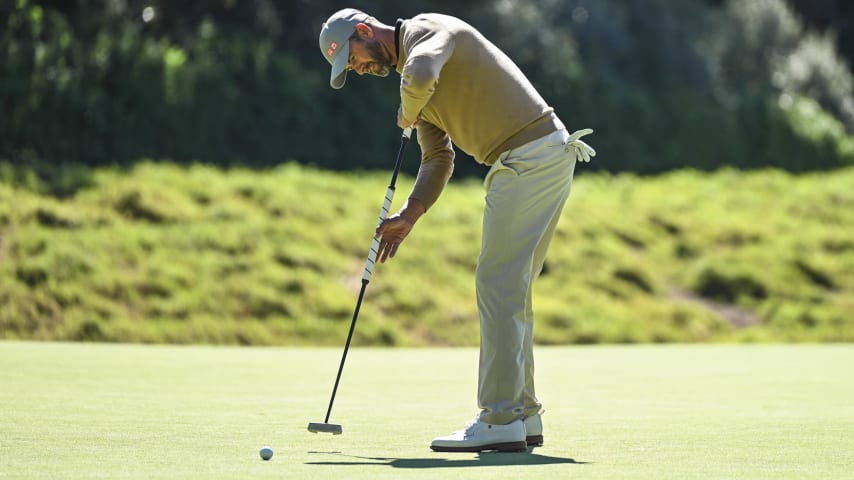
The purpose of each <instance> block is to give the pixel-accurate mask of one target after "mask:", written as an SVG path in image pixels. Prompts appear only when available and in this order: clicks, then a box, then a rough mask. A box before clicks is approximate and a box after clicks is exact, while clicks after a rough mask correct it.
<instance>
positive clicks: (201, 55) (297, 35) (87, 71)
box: [0, 0, 854, 194]
mask: <svg viewBox="0 0 854 480" xmlns="http://www.w3.org/2000/svg"><path fill="white" fill-rule="evenodd" d="M353 5H355V6H357V7H359V8H362V9H363V10H366V11H368V12H371V13H373V14H375V15H376V16H377V17H378V18H379V19H380V20H382V21H385V22H386V23H392V22H393V21H394V19H395V18H397V17H398V16H399V17H408V16H412V15H414V14H417V13H419V12H422V11H442V12H447V13H450V14H455V15H458V16H461V17H462V18H464V19H466V20H468V21H469V22H470V23H472V24H474V25H475V26H476V27H478V28H480V29H481V30H482V31H483V32H484V33H485V34H487V36H489V37H490V38H491V39H493V41H495V42H496V43H497V44H498V45H499V46H501V47H502V48H504V49H506V50H507V51H508V53H509V54H510V55H511V57H512V58H514V59H515V60H516V61H517V62H518V63H519V64H520V65H521V67H522V69H523V70H524V71H525V72H526V73H528V75H529V76H530V77H531V79H532V80H533V81H534V83H535V84H536V85H537V86H538V87H539V89H540V90H541V92H542V93H543V95H544V96H545V97H546V98H547V99H548V101H549V102H550V103H551V104H553V105H554V106H555V107H556V109H557V111H558V114H559V115H560V116H561V117H562V118H563V119H564V120H565V122H566V123H567V124H568V125H569V126H570V128H582V127H592V128H594V129H595V130H596V132H597V133H596V136H595V138H594V139H593V140H591V143H592V144H593V145H594V146H595V147H596V148H597V149H598V150H599V152H600V157H599V161H597V162H596V163H595V165H594V166H593V168H598V169H606V170H610V171H626V170H629V171H635V172H641V173H653V172H662V171H666V170H669V169H672V168H680V167H686V166H690V167H695V168H700V169H715V168H718V167H721V166H723V165H732V166H737V167H748V168H753V167H766V166H777V167H781V168H784V169H787V170H791V171H803V170H811V169H824V168H832V167H838V166H842V165H849V164H852V163H854V140H852V136H851V135H852V131H854V130H853V129H854V100H852V75H851V70H850V68H849V66H850V63H851V59H852V56H854V48H852V41H851V28H849V27H850V22H851V20H850V19H851V18H852V7H851V3H850V2H845V1H843V0H838V1H830V0H823V1H821V2H807V1H805V0H804V1H798V2H793V3H787V2H785V1H783V0H749V1H731V2H722V1H705V2H703V1H700V0H685V1H680V2H671V1H667V0H638V1H632V2H623V1H619V0H595V1H594V0H564V1H557V0H543V1H539V2H524V1H515V0H478V1H472V2H454V1H447V0H444V1H443V0H434V1H428V0H413V1H410V2H405V3H404V4H401V3H400V2H392V1H390V0H360V1H358V2H355V4H353ZM344 6H350V4H349V3H345V2H341V1H331V0H326V1H313V2H308V1H293V2H274V1H271V0H193V1H186V2H167V1H159V0H110V1H91V0H64V1H49V0H7V1H5V2H0V25H2V28H0V52H2V58H3V60H2V62H0V104H2V105H3V111H4V114H3V115H2V116H0V161H2V160H4V159H5V161H6V163H11V164H13V165H16V166H21V165H26V166H28V167H34V168H37V169H38V170H37V171H38V174H39V175H40V176H42V177H44V178H62V179H63V180H62V181H59V182H54V183H59V185H58V186H57V187H56V190H57V193H59V194H63V193H67V190H72V191H73V189H74V188H77V187H79V186H80V185H79V184H78V183H77V182H76V181H82V180H83V178H84V176H82V175H77V176H75V175H74V174H73V173H74V172H77V173H78V174H80V173H82V172H85V169H83V170H81V169H80V167H79V166H81V165H82V166H99V165H116V164H118V165H129V164H132V163H134V162H136V161H137V160H139V159H141V158H153V159H163V158H168V159H171V160H173V161H176V162H179V163H188V162H196V161H201V162H206V163H211V164H216V165H238V164H239V165H244V166H271V165H276V164H279V163H281V162H283V161H286V160H295V161H297V162H300V163H303V164H311V165H316V166H320V167H324V168H331V169H336V170H341V169H354V168H369V169H372V168H385V167H387V163H388V162H387V160H386V155H385V153H386V150H387V146H388V145H389V144H393V143H394V141H395V140H394V139H395V136H396V133H395V130H396V129H395V128H393V120H394V114H395V112H396V110H397V105H398V102H399V98H398V96H397V76H396V75H391V76H390V77H389V78H387V79H383V80H379V79H376V78H370V79H369V78H364V79H363V78H358V76H356V75H352V76H351V77H352V78H351V79H350V82H348V85H347V87H346V88H345V89H344V90H343V91H341V92H336V91H333V90H332V89H331V88H329V86H328V74H329V69H328V65H327V64H326V62H325V61H324V60H323V58H322V57H321V56H320V55H319V54H318V52H317V43H316V42H317V33H318V29H319V26H320V24H321V22H322V21H324V20H325V19H326V18H327V17H328V16H329V14H331V13H332V12H333V11H335V10H337V9H338V8H342V7H344ZM805 19H806V20H805ZM409 168H410V172H411V171H414V169H415V168H416V166H415V165H411V166H410V167H409ZM69 171H70V172H71V173H72V175H71V177H72V180H71V181H69V180H68V179H67V177H68V174H69ZM457 172H458V174H459V175H466V174H476V175H477V174H481V173H482V172H483V170H482V169H481V168H480V167H479V166H477V165H474V164H473V163H472V162H467V161H460V162H458V168H457ZM75 180H76V181H75Z"/></svg>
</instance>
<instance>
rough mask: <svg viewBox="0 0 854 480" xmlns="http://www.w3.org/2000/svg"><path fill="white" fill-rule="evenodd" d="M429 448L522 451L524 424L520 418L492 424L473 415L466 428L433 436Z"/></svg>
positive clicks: (435, 449)
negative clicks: (448, 433)
mask: <svg viewBox="0 0 854 480" xmlns="http://www.w3.org/2000/svg"><path fill="white" fill-rule="evenodd" d="M430 448H431V449H432V450H433V451H434V452H482V451H484V450H498V451H499V452H524V451H525V450H526V449H527V442H526V440H525V424H524V422H523V421H522V420H521V419H520V420H516V421H515V422H512V423H509V424H507V425H493V424H491V423H486V422H482V421H481V420H480V418H478V417H475V419H474V420H472V421H471V422H469V423H468V424H467V425H466V428H464V429H462V430H458V431H456V432H454V433H452V434H450V435H448V436H446V437H438V438H434V439H433V443H431V444H430Z"/></svg>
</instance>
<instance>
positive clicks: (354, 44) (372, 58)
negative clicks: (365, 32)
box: [347, 34, 392, 77]
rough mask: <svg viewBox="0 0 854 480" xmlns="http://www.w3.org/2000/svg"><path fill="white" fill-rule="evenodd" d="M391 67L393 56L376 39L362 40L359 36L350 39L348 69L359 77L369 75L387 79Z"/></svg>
mask: <svg viewBox="0 0 854 480" xmlns="http://www.w3.org/2000/svg"><path fill="white" fill-rule="evenodd" d="M391 67H392V65H391V56H390V55H389V53H388V52H386V51H385V50H384V49H383V46H382V44H381V43H380V42H379V41H377V40H376V39H374V38H362V37H361V36H360V35H358V34H357V35H356V36H355V37H353V38H351V39H350V60H349V63H348V64H347V68H348V69H350V70H353V71H354V72H356V73H358V74H359V75H362V74H365V73H368V74H370V75H376V76H378V77H385V76H387V75H388V74H389V72H390V71H391Z"/></svg>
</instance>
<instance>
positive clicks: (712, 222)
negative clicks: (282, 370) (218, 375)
mask: <svg viewBox="0 0 854 480" xmlns="http://www.w3.org/2000/svg"><path fill="white" fill-rule="evenodd" d="M387 182H388V174H387V173H383V172H379V173H346V174H344V173H332V172H327V171H321V170H316V169H312V168H308V167H301V166H298V165H296V164H286V165H283V166H281V167H279V168H276V169H272V170H268V171H251V170H244V169H234V170H228V171H224V170H220V169H217V168H212V167H207V166H202V165H197V166H192V167H179V166H174V165H170V164H160V163H143V164H140V165H139V166H137V167H136V168H134V169H133V170H131V171H118V170H98V171H96V172H95V173H94V176H93V178H92V179H91V181H90V182H89V183H88V185H89V186H87V187H85V188H83V189H81V190H79V191H78V192H77V193H76V194H75V195H74V196H73V197H69V198H65V199H57V198H53V197H47V196H38V195H36V194H34V193H32V192H30V191H28V190H24V189H21V188H15V187H12V186H10V185H6V184H0V338H26V339H59V340H100V341H133V342H171V343H198V342H209V343H224V344H287V345H305V344H339V343H340V341H341V338H342V336H343V335H344V334H345V332H346V328H347V326H348V324H349V321H350V319H351V316H352V311H353V307H354V306H355V301H356V296H357V293H358V290H359V286H360V279H361V275H362V269H363V266H364V261H365V257H366V255H367V252H368V247H369V246H370V242H371V236H372V234H373V229H374V227H375V225H376V218H377V214H378V212H379V208H380V206H381V204H382V197H383V195H384V193H385V187H386V185H387ZM411 185H412V179H411V178H410V177H406V176H402V177H401V178H400V180H399V182H398V188H397V191H398V193H397V198H396V199H395V205H394V208H397V207H398V206H399V205H400V204H401V203H402V202H403V200H404V198H405V197H406V194H407V193H408V191H409V188H410V187H411ZM851 185H854V170H853V169H847V170H841V171H836V172H830V173H816V174H808V175H799V176H795V175H791V174H788V173H785V172H781V171H777V170H763V171H753V172H741V171H736V170H721V171H719V172H716V173H701V172H695V171H688V170H686V171H677V172H672V173H669V174H665V175H661V176H656V177H637V176H635V175H630V174H626V175H608V174H587V173H585V172H583V170H580V171H579V174H578V175H577V177H576V180H575V183H574V185H573V193H572V195H571V197H570V200H569V202H568V204H567V206H566V209H565V211H564V216H563V218H562V220H561V223H560V225H559V227H558V230H557V232H556V235H555V239H554V241H553V243H552V248H551V250H550V252H549V256H548V258H547V262H546V268H545V271H544V273H543V276H542V277H541V278H540V280H539V282H538V283H537V286H536V293H535V295H536V296H535V309H536V314H537V327H536V338H537V341H538V342H540V343H547V344H560V343H603V342H621V343H636V342H705V341H744V340H748V341H823V342H826V341H852V340H854V317H852V315H851V312H852V311H854V190H852V189H851ZM483 195H484V192H483V190H482V186H481V185H480V182H479V181H478V180H477V179H471V180H456V179H455V180H452V182H451V184H450V185H449V186H448V187H447V189H446V191H445V194H444V195H443V197H442V198H441V199H440V200H439V202H438V203H437V204H436V205H435V206H434V207H433V208H432V209H431V211H430V212H428V214H427V215H426V216H425V217H423V218H422V220H421V221H420V222H419V224H418V225H417V226H416V228H415V230H414V231H413V233H412V234H411V236H410V237H409V238H408V239H407V241H406V242H405V243H404V245H403V246H402V248H401V250H400V253H399V254H398V256H397V258H395V259H394V260H393V261H391V262H390V263H386V264H383V265H379V266H378V267H377V268H376V269H375V272H374V277H373V280H372V282H371V284H370V285H369V287H368V291H367V296H366V298H365V301H364V303H363V306H362V313H361V315H360V320H359V321H360V323H359V328H358V329H357V334H356V336H357V338H356V341H357V343H359V344H376V345H397V346H416V345H425V344H433V345H435V344H438V345H476V344H477V342H478V333H477V332H478V319H477V312H476V306H475V299H474V278H473V277H474V268H475V266H476V261H477V256H478V252H479V247H480V220H481V213H482V203H483Z"/></svg>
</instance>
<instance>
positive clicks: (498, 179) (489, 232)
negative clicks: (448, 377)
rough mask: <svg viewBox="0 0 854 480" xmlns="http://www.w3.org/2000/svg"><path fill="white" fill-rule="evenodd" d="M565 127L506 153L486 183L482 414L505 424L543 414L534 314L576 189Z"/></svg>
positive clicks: (479, 284) (480, 295)
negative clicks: (534, 297)
mask: <svg viewBox="0 0 854 480" xmlns="http://www.w3.org/2000/svg"><path fill="white" fill-rule="evenodd" d="M568 137H569V133H568V132H567V131H566V130H560V131H557V132H554V133H552V134H550V135H547V136H545V137H542V138H540V139H538V140H534V141H533V142H530V143H528V144H525V145H523V146H521V147H519V148H515V149H512V150H508V151H507V152H504V153H502V154H501V155H500V156H499V157H498V160H497V161H496V162H495V163H494V164H493V165H492V167H491V169H490V170H489V173H488V174H487V176H486V179H485V181H484V187H485V189H486V207H485V209H484V214H483V237H482V238H483V240H482V241H483V244H482V247H481V253H480V259H479V260H478V266H477V273H476V275H475V281H476V289H477V305H478V312H479V314H480V368H479V374H478V406H479V407H480V408H481V413H480V419H481V420H482V421H485V422H487V423H492V424H499V425H503V424H507V423H510V422H512V421H514V420H516V419H518V418H523V417H525V416H529V415H534V414H536V413H538V412H539V411H540V410H541V408H542V405H541V404H540V402H539V400H538V399H537V396H536V393H535V390H534V353H533V345H534V311H533V306H532V303H531V289H532V287H533V283H534V280H535V279H536V278H537V276H539V274H540V272H541V270H542V268H543V262H544V260H545V256H546V250H548V247H549V243H550V242H551V239H552V236H553V235H554V231H555V227H556V226H557V222H558V219H559V218H560V215H561V211H562V210H563V206H564V204H565V203H566V199H567V198H568V197H569V191H570V187H571V186H572V176H573V173H574V170H575V163H576V158H575V149H574V148H572V147H570V146H568V145H567V144H566V141H567V138H568Z"/></svg>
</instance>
